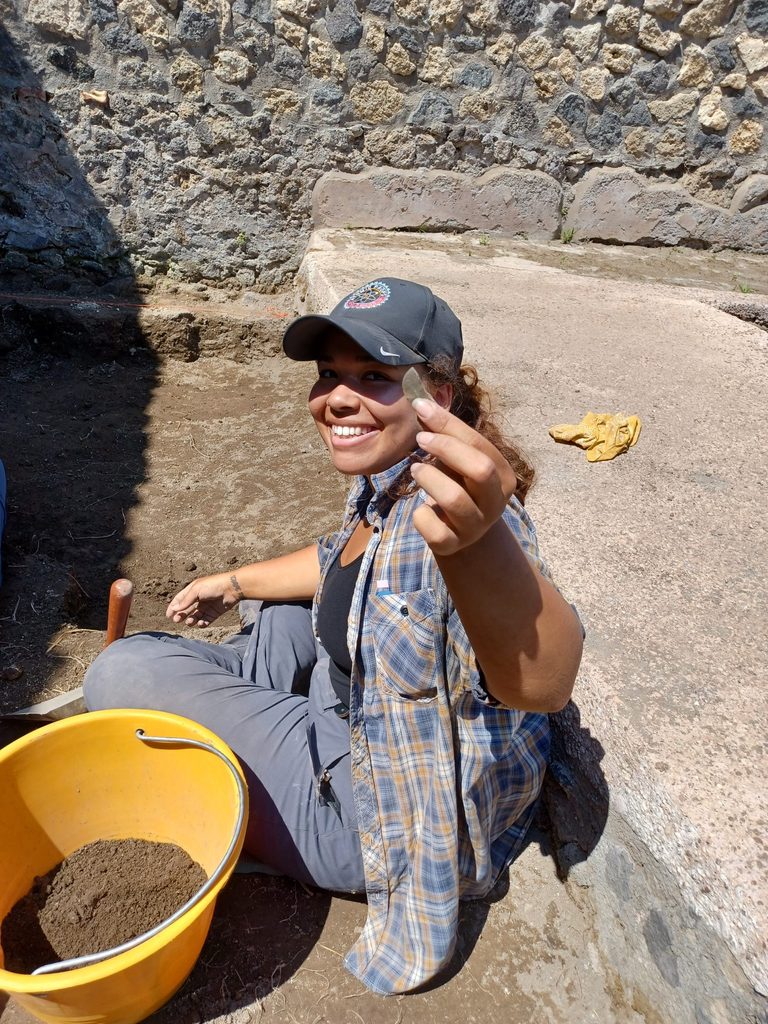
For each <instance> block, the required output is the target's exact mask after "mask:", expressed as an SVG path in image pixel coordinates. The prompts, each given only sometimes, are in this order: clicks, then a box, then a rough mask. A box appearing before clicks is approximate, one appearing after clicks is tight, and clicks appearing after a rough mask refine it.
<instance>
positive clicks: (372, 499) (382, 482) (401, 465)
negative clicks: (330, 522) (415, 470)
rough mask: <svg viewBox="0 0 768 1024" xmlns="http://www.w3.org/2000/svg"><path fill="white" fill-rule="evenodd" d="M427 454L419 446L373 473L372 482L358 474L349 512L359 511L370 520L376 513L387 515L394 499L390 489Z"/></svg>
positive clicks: (352, 490)
mask: <svg viewBox="0 0 768 1024" xmlns="http://www.w3.org/2000/svg"><path fill="white" fill-rule="evenodd" d="M425 454H426V453H425V452H423V451H422V450H421V448H417V449H416V450H415V451H412V452H411V453H410V455H407V456H406V457H405V458H404V459H402V460H401V461H400V462H397V463H395V465H394V466H390V467H389V469H385V470H382V472H381V473H373V474H371V477H370V482H369V479H368V477H365V476H356V477H355V479H354V482H353V484H352V486H351V488H350V491H349V499H348V501H347V510H348V512H350V513H353V512H355V511H357V513H358V515H360V516H361V517H362V516H365V518H366V519H367V520H368V522H371V521H372V519H373V516H374V515H375V514H378V515H380V516H385V515H386V514H387V512H388V511H389V509H390V508H391V507H392V504H393V501H394V499H393V498H392V496H391V494H390V493H389V489H390V488H391V487H392V485H393V484H394V483H395V482H396V481H397V480H398V478H399V477H400V475H401V474H402V473H403V471H404V470H405V469H407V468H408V466H410V465H411V463H412V462H414V461H415V460H416V458H418V457H422V458H423V457H424V455H425Z"/></svg>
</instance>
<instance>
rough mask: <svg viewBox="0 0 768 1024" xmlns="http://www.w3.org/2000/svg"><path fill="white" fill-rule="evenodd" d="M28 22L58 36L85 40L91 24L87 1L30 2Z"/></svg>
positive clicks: (52, 0) (53, 0)
mask: <svg viewBox="0 0 768 1024" xmlns="http://www.w3.org/2000/svg"><path fill="white" fill-rule="evenodd" d="M25 17H26V20H27V21H28V22H29V23H30V24H31V25H34V26H35V27H36V28H40V29H43V31H45V32H50V33H52V34H53V35H56V36H68V37H69V38H71V39H84V38H85V36H86V34H87V32H88V27H89V25H90V22H91V18H90V10H89V7H88V4H87V3H86V2H85V0H29V3H28V4H27V10H26V15H25Z"/></svg>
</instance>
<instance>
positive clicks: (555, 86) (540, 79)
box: [533, 71, 561, 100]
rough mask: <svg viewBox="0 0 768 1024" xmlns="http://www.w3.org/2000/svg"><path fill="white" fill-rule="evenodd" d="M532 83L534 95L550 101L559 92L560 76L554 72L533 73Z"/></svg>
mask: <svg viewBox="0 0 768 1024" xmlns="http://www.w3.org/2000/svg"><path fill="white" fill-rule="evenodd" d="M533 81H534V83H535V85H536V93H537V95H538V96H539V97H540V98H541V99H543V100H551V99H552V97H553V96H557V94H558V92H560V88H561V85H560V82H561V79H560V76H559V75H558V74H557V73H556V72H555V71H535V72H534V75H533Z"/></svg>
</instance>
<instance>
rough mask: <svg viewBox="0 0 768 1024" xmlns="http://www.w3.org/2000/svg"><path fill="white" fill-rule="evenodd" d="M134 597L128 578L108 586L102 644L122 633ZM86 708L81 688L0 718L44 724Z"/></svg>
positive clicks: (117, 638)
mask: <svg viewBox="0 0 768 1024" xmlns="http://www.w3.org/2000/svg"><path fill="white" fill-rule="evenodd" d="M132 601H133V584H132V583H131V581H130V580H125V579H122V580H115V582H114V583H113V584H112V586H111V587H110V588H109V611H108V612H107V638H106V641H105V643H104V647H109V645H110V644H111V643H113V642H114V641H115V640H119V639H120V638H121V637H122V636H123V635H124V634H125V626H126V623H127V622H128V615H129V614H130V611H131V602H132ZM84 711H85V701H84V700H83V688H82V686H78V687H77V689H75V690H69V691H68V692H67V693H60V694H58V695H57V696H56V697H51V698H50V700H41V701H40V702H39V703H37V704H30V705H29V706H28V707H26V708H19V709H18V711H9V712H8V713H7V714H4V715H0V722H18V723H19V724H22V723H29V724H30V725H37V724H39V725H44V724H45V723H47V722H58V721H60V720H61V719H62V718H71V717H72V716H73V715H80V714H82V713H83V712H84Z"/></svg>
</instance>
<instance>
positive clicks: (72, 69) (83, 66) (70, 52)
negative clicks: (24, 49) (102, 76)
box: [46, 46, 96, 82]
mask: <svg viewBox="0 0 768 1024" xmlns="http://www.w3.org/2000/svg"><path fill="white" fill-rule="evenodd" d="M46 56H47V58H48V63H49V64H51V65H53V67H55V68H58V69H59V71H63V72H65V74H67V75H71V76H72V77H73V78H74V79H76V81H78V82H90V81H92V80H93V77H94V75H95V74H96V72H95V71H94V69H93V68H92V67H91V65H90V64H88V63H87V61H85V60H83V58H82V57H81V56H80V54H79V53H78V52H77V50H76V49H75V48H74V46H51V47H50V48H49V50H48V53H47V55H46Z"/></svg>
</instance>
